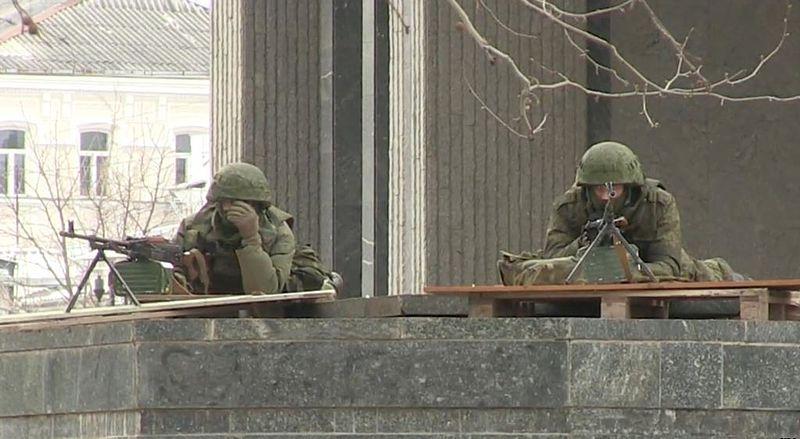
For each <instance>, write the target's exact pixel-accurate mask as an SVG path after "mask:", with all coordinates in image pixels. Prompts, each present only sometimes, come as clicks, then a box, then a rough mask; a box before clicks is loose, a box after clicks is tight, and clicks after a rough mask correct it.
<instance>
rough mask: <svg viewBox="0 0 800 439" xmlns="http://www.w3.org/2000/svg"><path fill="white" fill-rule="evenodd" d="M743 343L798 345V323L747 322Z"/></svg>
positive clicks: (799, 324) (799, 325)
mask: <svg viewBox="0 0 800 439" xmlns="http://www.w3.org/2000/svg"><path fill="white" fill-rule="evenodd" d="M744 341H746V342H749V343H782V344H783V343H788V344H796V345H800V322H786V321H777V322H755V321H750V322H747V334H746V336H745V337H744Z"/></svg>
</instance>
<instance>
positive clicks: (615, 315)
mask: <svg viewBox="0 0 800 439" xmlns="http://www.w3.org/2000/svg"><path fill="white" fill-rule="evenodd" d="M600 317H602V318H604V319H629V318H631V303H630V299H628V298H627V297H603V298H601V299H600Z"/></svg>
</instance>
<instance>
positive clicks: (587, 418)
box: [567, 407, 663, 437]
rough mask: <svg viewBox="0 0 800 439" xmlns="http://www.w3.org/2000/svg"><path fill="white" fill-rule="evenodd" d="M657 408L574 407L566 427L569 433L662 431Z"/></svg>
mask: <svg viewBox="0 0 800 439" xmlns="http://www.w3.org/2000/svg"><path fill="white" fill-rule="evenodd" d="M661 423H662V412H660V411H659V410H640V409H608V408H584V407H576V408H573V409H571V410H570V411H569V415H568V417H567V428H568V431H569V433H570V434H571V435H576V436H577V437H580V435H620V436H625V437H627V435H632V434H636V433H641V432H648V433H650V434H658V433H661V432H662V430H663V429H662V427H661Z"/></svg>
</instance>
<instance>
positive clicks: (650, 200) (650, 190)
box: [542, 142, 741, 281]
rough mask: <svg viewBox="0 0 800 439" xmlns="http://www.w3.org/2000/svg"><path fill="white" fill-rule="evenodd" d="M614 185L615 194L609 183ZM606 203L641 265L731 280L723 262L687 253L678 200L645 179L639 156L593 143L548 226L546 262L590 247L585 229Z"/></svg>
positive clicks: (678, 275) (666, 275)
mask: <svg viewBox="0 0 800 439" xmlns="http://www.w3.org/2000/svg"><path fill="white" fill-rule="evenodd" d="M608 182H610V183H613V188H614V190H613V193H609V191H608V190H607V188H606V186H605V184H606V183H608ZM606 202H609V203H612V208H613V211H614V212H615V214H616V216H623V217H625V219H626V220H627V226H626V227H624V229H623V230H622V232H623V235H624V236H625V237H626V238H627V240H628V241H629V242H631V243H632V244H634V245H635V246H637V247H638V249H639V254H640V256H641V258H642V260H643V261H645V262H646V263H647V265H648V267H649V268H650V269H651V270H652V271H653V273H654V274H655V275H656V276H657V277H659V278H661V279H682V280H696V281H708V280H723V279H725V280H731V279H737V278H738V279H740V278H741V275H738V274H736V273H734V272H733V270H732V269H731V268H730V266H729V265H728V264H727V262H725V261H724V260H722V259H720V258H715V259H710V260H706V261H698V260H696V259H694V258H692V257H690V256H689V255H688V254H687V252H686V251H685V250H684V249H683V246H682V238H681V225H680V216H679V214H678V207H677V204H676V203H675V198H674V197H673V196H672V195H671V194H670V193H669V192H667V191H666V190H665V189H664V186H663V185H662V184H661V183H660V182H658V181H657V180H653V179H648V178H645V175H644V172H643V171H642V167H641V164H640V163H639V159H638V158H637V157H636V155H635V154H634V153H633V151H631V150H630V149H629V148H628V147H627V146H625V145H623V144H621V143H617V142H600V143H597V144H595V145H592V146H591V147H590V148H589V149H588V150H587V151H586V153H585V154H584V155H583V157H582V158H581V161H580V165H579V166H578V171H577V173H576V176H575V185H574V186H573V187H571V188H570V189H569V190H567V192H566V193H565V194H564V195H563V196H561V197H560V198H558V200H556V202H555V204H554V206H553V212H552V214H551V216H550V221H549V223H548V227H547V236H546V242H545V248H544V251H543V253H542V256H543V257H544V258H563V257H568V256H575V255H576V254H577V253H578V249H579V248H581V247H583V246H585V245H587V244H588V242H587V237H586V234H585V233H584V231H585V227H584V226H585V225H586V224H589V223H590V222H591V221H592V220H595V219H597V218H599V217H601V216H602V214H603V210H604V208H605V205H606Z"/></svg>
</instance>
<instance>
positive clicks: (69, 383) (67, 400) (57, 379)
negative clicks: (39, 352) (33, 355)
mask: <svg viewBox="0 0 800 439" xmlns="http://www.w3.org/2000/svg"><path fill="white" fill-rule="evenodd" d="M43 354H44V375H43V379H44V393H45V398H44V412H45V413H69V412H75V411H76V410H77V407H76V405H77V402H78V392H79V388H80V380H79V376H80V368H81V361H80V358H81V349H58V350H53V351H47V352H44V353H43Z"/></svg>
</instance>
